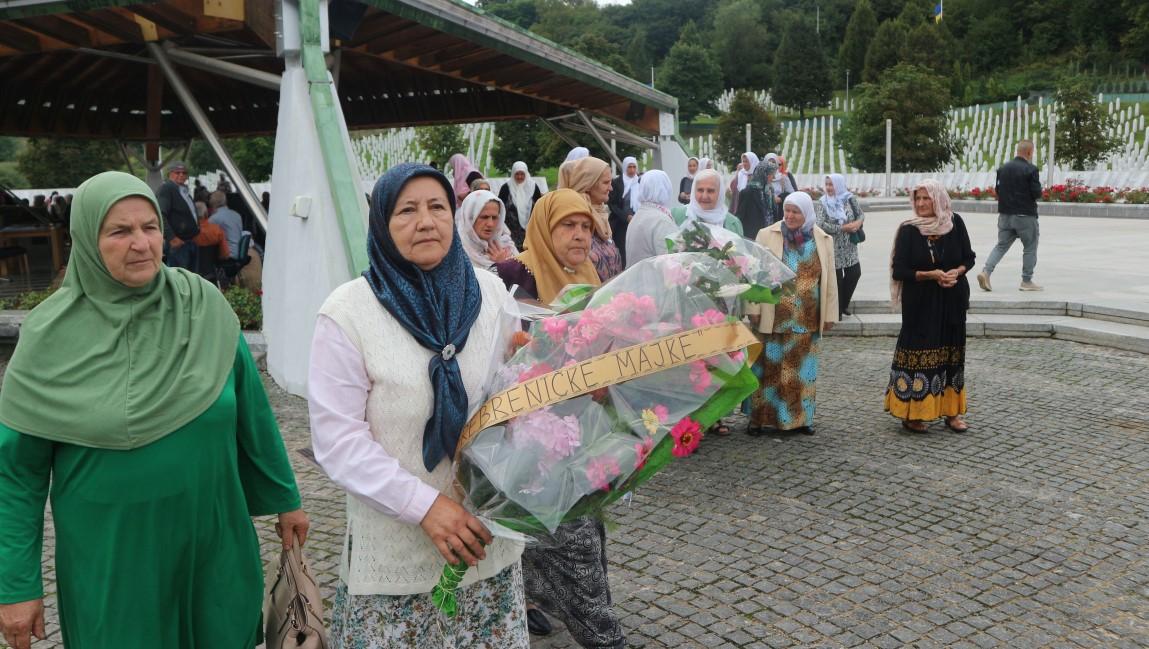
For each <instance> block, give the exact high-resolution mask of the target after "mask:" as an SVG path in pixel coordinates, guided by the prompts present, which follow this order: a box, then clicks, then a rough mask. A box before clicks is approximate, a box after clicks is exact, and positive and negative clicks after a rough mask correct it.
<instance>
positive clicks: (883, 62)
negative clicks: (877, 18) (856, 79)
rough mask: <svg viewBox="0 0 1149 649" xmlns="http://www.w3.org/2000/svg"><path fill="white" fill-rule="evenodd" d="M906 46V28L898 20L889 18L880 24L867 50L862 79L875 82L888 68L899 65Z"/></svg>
mask: <svg viewBox="0 0 1149 649" xmlns="http://www.w3.org/2000/svg"><path fill="white" fill-rule="evenodd" d="M905 46H906V28H905V26H904V25H902V23H900V22H898V21H896V20H887V21H886V22H884V23H882V24H881V25H878V31H877V32H875V33H874V40H873V41H872V42H871V43H870V47H869V49H867V50H866V65H865V67H864V68H863V70H862V80H863V81H865V82H866V83H874V82H876V81H877V80H878V78H879V77H881V76H882V73H883V72H885V71H886V70H888V69H890V68H892V67H894V66H895V65H897V64H898V63H899V62H900V61H901V58H902V50H903V49H904V48H905Z"/></svg>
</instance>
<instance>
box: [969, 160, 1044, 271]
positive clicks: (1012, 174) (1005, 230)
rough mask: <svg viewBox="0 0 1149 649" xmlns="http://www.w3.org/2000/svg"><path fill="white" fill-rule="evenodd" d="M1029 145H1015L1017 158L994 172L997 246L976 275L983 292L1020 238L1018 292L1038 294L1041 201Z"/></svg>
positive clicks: (1039, 186) (1038, 180)
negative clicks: (1035, 273) (1035, 280)
mask: <svg viewBox="0 0 1149 649" xmlns="http://www.w3.org/2000/svg"><path fill="white" fill-rule="evenodd" d="M1032 160H1033V142H1031V141H1029V140H1022V141H1020V142H1018V143H1017V157H1016V158H1014V159H1013V160H1010V161H1009V162H1007V163H1005V164H1003V165H1002V166H1001V168H1000V169H998V170H997V212H998V215H997V245H996V246H994V248H993V250H992V251H991V252H990V253H989V259H987V260H986V262H985V268H984V269H982V271H981V272H980V273H978V275H977V283H978V285H979V286H981V288H982V290H983V291H992V290H993V287H992V286H991V285H990V283H989V276H990V274H991V273H993V269H994V267H996V266H997V262H999V261H1001V258H1002V257H1004V256H1005V253H1006V252H1008V251H1009V248H1010V246H1012V245H1013V242H1014V241H1016V240H1018V239H1021V245H1022V253H1021V286H1020V287H1019V290H1022V291H1040V290H1042V287H1040V286H1038V285H1037V284H1034V283H1033V269H1034V267H1035V266H1037V239H1038V228H1037V199H1039V198H1041V180H1040V178H1038V174H1037V167H1035V166H1034V165H1033V162H1032Z"/></svg>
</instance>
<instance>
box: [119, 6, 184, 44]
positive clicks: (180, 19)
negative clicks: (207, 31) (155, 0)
mask: <svg viewBox="0 0 1149 649" xmlns="http://www.w3.org/2000/svg"><path fill="white" fill-rule="evenodd" d="M129 10H130V11H131V12H132V13H134V14H136V15H137V16H140V17H142V18H144V19H146V20H150V21H151V22H153V23H155V24H157V25H159V26H160V27H163V28H164V29H166V30H168V31H169V32H172V33H173V34H179V35H181V36H183V35H187V34H194V33H195V31H196V22H195V18H193V17H191V16H189V15H187V14H184V13H180V12H179V11H177V10H175V9H173V8H171V7H169V6H167V5H162V4H154V5H132V6H131V7H129Z"/></svg>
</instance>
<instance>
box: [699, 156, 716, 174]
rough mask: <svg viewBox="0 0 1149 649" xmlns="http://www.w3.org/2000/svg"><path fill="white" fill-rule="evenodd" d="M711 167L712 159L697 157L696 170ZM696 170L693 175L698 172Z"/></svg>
mask: <svg viewBox="0 0 1149 649" xmlns="http://www.w3.org/2000/svg"><path fill="white" fill-rule="evenodd" d="M713 168H714V161H713V160H711V159H710V158H699V159H698V171H702V170H704V169H713ZM698 171H696V172H694V173H695V175H697V174H698Z"/></svg>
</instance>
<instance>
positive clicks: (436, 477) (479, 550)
mask: <svg viewBox="0 0 1149 649" xmlns="http://www.w3.org/2000/svg"><path fill="white" fill-rule="evenodd" d="M454 212H455V200H454V193H453V192H452V190H451V186H450V184H449V183H448V182H447V179H446V178H445V177H444V176H443V175H442V174H441V173H439V172H438V171H436V170H435V169H433V168H431V167H428V166H425V165H416V164H401V165H398V166H396V167H394V168H392V169H391V170H390V171H388V172H387V173H386V174H385V175H384V176H383V177H382V178H380V179H379V182H378V183H376V185H375V189H374V191H373V192H372V196H371V214H370V237H369V239H370V241H369V243H368V252H369V256H370V261H371V264H370V268H368V270H367V271H366V272H364V273H363V277H359V278H357V279H354V280H352V281H350V282H348V283H346V284H344V285H343V286H340V287H339V288H337V289H335V291H334V292H333V293H332V294H331V296H330V297H329V298H328V299H327V302H326V303H324V305H323V307H322V309H320V312H319V317H318V319H317V321H316V326H315V338H314V340H313V342H312V347H311V368H310V374H309V379H308V380H309V385H308V390H309V395H308V396H309V404H310V410H311V433H312V445H313V447H314V449H315V458H316V460H317V461H318V462H319V464H320V465H321V466H322V467H323V470H324V471H326V472H327V474H328V475H329V476H330V477H331V479H332V480H334V481H335V482H336V483H337V484H339V485H340V486H341V487H343V488H344V489H345V490H347V534H346V538H345V540H344V547H343V556H342V559H341V561H340V566H339V577H340V582H339V584H338V587H337V590H336V594H335V602H334V606H333V611H332V624H331V634H330V635H331V641H332V646H333V647H334V648H336V649H339V648H349V647H354V648H355V649H381V648H383V647H387V648H389V649H390V648H393V647H412V648H419V649H422V648H424V647H479V648H484V647H487V648H490V649H505V648H508V647H509V648H522V649H526V648H527V647H528V646H529V644H530V643H529V639H528V635H527V622H526V611H525V604H524V601H523V576H522V568H521V566H520V563H519V557H520V555H521V554H522V547H521V546H519V545H516V544H513V543H510V542H508V541H506V540H503V539H492V537H491V534H490V532H488V531H487V529H486V528H485V527H484V526H483V524H482V523H481V522H479V520H478V519H476V518H475V517H474V516H472V515H470V514H469V513H467V511H466V510H464V509H463V508H462V507H461V506H460V505H459V504H458V503H457V502H456V501H455V500H453V496H452V494H453V491H452V489H451V484H452V471H451V460H452V458H453V456H454V453H455V447H456V444H457V442H458V439H459V432H460V431H461V429H462V427H463V424H464V423H465V418H466V416H467V412H468V409H469V406H471V405H478V402H479V401H480V400H481V399H482V396H483V385H484V383H485V382H486V380H487V377H488V376H489V372H490V371H491V370H492V367H491V365H492V363H493V362H495V361H497V360H498V358H496V354H495V353H494V351H495V350H494V346H495V345H496V343H495V340H496V338H499V337H500V334H501V333H502V332H504V331H506V330H508V329H512V328H513V327H514V326H515V325H516V324H517V321H515V320H514V319H511V320H509V321H508V320H507V319H506V318H505V317H503V315H502V314H503V313H504V308H503V307H504V306H505V304H506V301H507V300H508V299H509V296H508V295H507V292H506V289H505V288H504V287H503V285H502V282H501V281H500V280H499V278H498V277H496V276H495V275H494V274H492V273H475V271H474V269H473V267H472V266H471V262H470V260H468V258H467V255H466V254H465V253H464V251H463V248H462V245H461V242H460V240H459V237H458V235H457V233H456V231H455V227H454V226H455V222H454ZM460 559H461V560H464V561H466V562H467V563H468V564H470V565H471V566H472V568H471V569H470V570H468V571H467V575H466V578H465V579H464V580H463V584H462V586H461V587H460V589H459V616H458V617H456V618H452V619H451V620H449V621H446V620H443V618H442V617H441V616H442V613H440V612H439V611H438V610H437V609H436V608H435V606H434V604H433V603H432V601H431V595H430V591H431V589H432V588H433V587H434V586H435V584H436V582H437V581H438V579H439V575H440V573H441V572H442V570H443V565H444V563H445V562H452V563H453V562H456V561H458V560H460ZM444 636H445V637H444Z"/></svg>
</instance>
